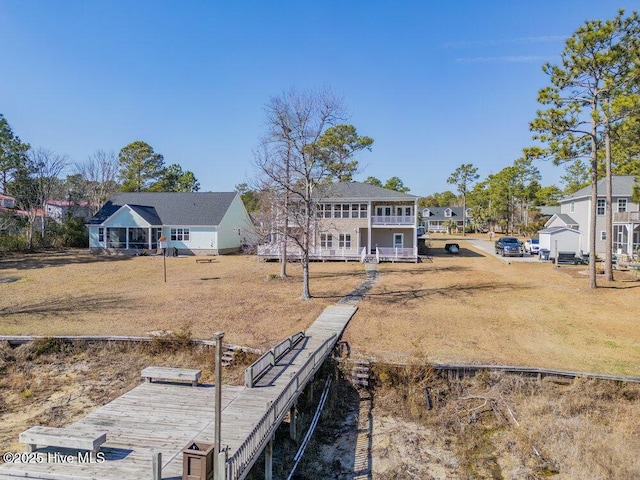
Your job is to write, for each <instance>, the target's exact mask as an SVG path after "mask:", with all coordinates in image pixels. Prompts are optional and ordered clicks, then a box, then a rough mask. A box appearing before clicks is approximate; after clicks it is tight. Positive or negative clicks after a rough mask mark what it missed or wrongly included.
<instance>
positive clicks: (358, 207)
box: [351, 203, 367, 218]
mask: <svg viewBox="0 0 640 480" xmlns="http://www.w3.org/2000/svg"><path fill="white" fill-rule="evenodd" d="M351 218H367V204H366V203H354V204H352V205H351Z"/></svg>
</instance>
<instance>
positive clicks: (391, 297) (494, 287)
mask: <svg viewBox="0 0 640 480" xmlns="http://www.w3.org/2000/svg"><path fill="white" fill-rule="evenodd" d="M517 288H518V287H516V286H514V285H510V284H499V283H486V284H478V285H451V286H449V287H445V288H416V289H408V290H389V291H382V292H375V293H368V294H367V297H370V298H371V299H376V300H380V301H382V302H384V303H389V304H405V303H407V302H409V301H411V300H417V299H421V298H428V297H440V298H446V299H456V298H460V295H472V294H474V293H485V292H498V291H502V292H504V291H509V290H516V289H517Z"/></svg>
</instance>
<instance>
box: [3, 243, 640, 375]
mask: <svg viewBox="0 0 640 480" xmlns="http://www.w3.org/2000/svg"><path fill="white" fill-rule="evenodd" d="M450 240H451V239H445V238H443V237H438V239H437V240H434V242H433V245H432V246H433V250H432V251H433V254H434V258H433V262H425V263H419V264H390V263H386V264H380V265H378V269H379V271H380V273H381V276H380V279H379V281H378V283H377V284H376V285H375V286H374V287H373V289H372V290H371V291H370V292H369V294H368V296H367V297H366V299H365V300H364V301H362V302H360V304H359V310H358V312H357V313H356V315H355V317H354V318H353V319H352V321H351V323H350V325H349V326H348V328H347V331H346V333H345V339H346V340H348V342H349V343H350V345H351V347H352V350H353V351H354V352H356V353H360V354H363V355H369V356H372V357H375V358H378V359H384V360H399V361H405V360H407V359H409V358H419V359H424V360H427V361H433V362H443V363H444V362H448V363H453V362H473V363H496V364H508V365H524V366H538V367H550V368H559V369H568V370H579V371H593V372H605V373H615V374H624V375H640V332H639V330H640V314H639V313H638V311H639V309H638V305H639V299H640V282H636V281H632V280H633V279H632V277H631V276H630V275H629V274H626V273H624V272H616V275H617V281H616V282H614V283H612V284H610V285H604V282H603V281H602V280H600V282H599V283H600V284H603V288H599V289H598V290H596V291H593V290H591V289H589V288H588V276H587V275H586V274H585V273H586V267H580V266H575V267H574V266H562V267H559V268H556V267H554V266H553V265H551V264H549V263H540V262H533V263H517V262H513V263H511V264H507V263H504V262H502V261H501V260H500V259H497V258H495V257H494V256H493V255H487V254H484V253H481V252H480V251H478V250H476V249H474V247H472V246H471V244H470V243H468V242H466V240H465V239H462V238H459V239H457V241H458V242H459V243H460V245H461V247H462V250H461V252H460V254H459V255H448V254H446V253H445V252H444V250H443V248H442V247H443V245H444V242H445V241H450ZM278 273H279V265H278V264H277V263H262V262H259V261H257V260H256V258H255V257H251V256H223V257H216V258H215V259H214V262H213V263H197V262H196V258H195V257H183V258H167V282H166V283H164V281H163V260H162V258H159V257H96V256H93V255H89V254H87V253H83V252H78V251H74V252H61V253H57V254H38V255H28V256H20V257H15V258H5V259H2V260H0V279H2V278H9V277H14V278H19V280H18V281H16V282H13V283H0V334H10V335H16V334H38V335H62V334H75V335H81V334H92V335H100V334H105V335H106V334H109V335H144V334H147V333H149V332H152V331H158V330H173V331H178V332H184V331H191V333H192V335H193V336H194V337H197V338H209V336H210V335H211V333H213V332H216V331H219V330H222V331H224V332H225V333H226V336H225V341H228V342H229V343H234V344H240V345H247V346H251V347H256V348H264V347H268V346H270V345H272V344H274V343H275V342H277V341H278V340H280V339H282V338H284V337H285V336H287V335H289V334H291V333H293V332H295V331H299V330H303V329H305V328H307V327H308V326H309V325H310V324H311V322H313V320H314V319H315V318H316V317H317V315H318V314H319V313H320V312H321V311H322V309H323V308H324V307H325V306H327V305H329V304H332V303H335V302H336V301H338V300H339V299H340V298H341V297H342V296H343V295H345V294H347V293H349V292H350V291H351V290H352V289H353V288H354V287H355V286H356V285H358V284H359V283H360V282H361V281H362V280H363V279H364V278H365V271H364V267H363V265H361V264H359V263H344V262H335V263H313V264H312V265H311V276H312V279H311V290H312V294H313V295H314V296H315V298H313V299H312V300H310V301H303V300H301V299H300V293H301V270H300V266H299V265H298V264H290V265H289V273H290V275H291V277H290V278H288V279H285V280H282V279H280V278H278ZM273 277H275V278H273Z"/></svg>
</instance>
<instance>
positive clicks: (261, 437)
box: [226, 333, 337, 480]
mask: <svg viewBox="0 0 640 480" xmlns="http://www.w3.org/2000/svg"><path fill="white" fill-rule="evenodd" d="M336 341H337V335H336V334H335V333H334V334H333V335H332V336H331V337H329V338H327V339H326V340H325V341H324V342H323V343H322V345H320V347H319V348H318V349H317V350H315V351H314V352H313V353H312V354H310V355H309V358H308V359H307V361H306V362H305V363H304V365H303V366H302V367H301V368H300V370H299V371H298V373H297V374H296V375H295V376H294V377H293V378H292V379H291V380H290V381H289V383H288V384H287V386H286V387H285V388H284V389H283V390H282V392H281V393H280V395H278V397H276V399H275V400H274V401H273V402H271V403H270V405H269V407H268V408H267V411H266V412H265V414H264V415H263V416H262V418H261V419H260V420H259V421H258V423H257V424H256V426H255V427H254V428H253V430H252V431H251V433H250V434H249V435H248V436H247V438H246V439H245V441H244V442H242V444H241V445H240V446H239V447H238V449H237V450H236V451H235V453H234V454H233V455H232V456H231V457H229V459H228V460H227V475H226V478H227V480H235V479H238V478H243V477H242V475H243V474H244V473H245V470H247V469H248V468H250V467H251V465H253V463H254V460H255V458H254V457H255V456H256V455H257V454H258V453H259V452H260V451H262V449H263V447H264V444H265V442H266V441H267V440H268V439H269V438H270V437H271V436H272V435H273V432H274V431H275V429H276V428H277V426H278V425H279V424H280V422H281V421H282V419H283V418H284V416H285V415H286V414H287V412H288V411H289V408H291V405H292V404H293V401H294V400H295V399H296V398H297V397H298V395H299V391H300V389H301V388H304V387H305V386H306V384H307V381H308V380H309V378H311V376H312V375H313V374H315V373H316V371H317V370H318V369H319V368H320V365H322V363H323V362H324V360H325V358H326V357H327V355H328V353H329V352H330V351H331V350H332V349H333V347H334V345H335V343H336Z"/></svg>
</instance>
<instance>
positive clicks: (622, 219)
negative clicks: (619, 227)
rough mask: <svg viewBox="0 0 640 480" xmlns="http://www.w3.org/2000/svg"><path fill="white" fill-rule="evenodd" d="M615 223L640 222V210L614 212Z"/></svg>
mask: <svg viewBox="0 0 640 480" xmlns="http://www.w3.org/2000/svg"><path fill="white" fill-rule="evenodd" d="M613 221H614V223H628V222H640V212H620V213H614V214H613Z"/></svg>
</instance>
